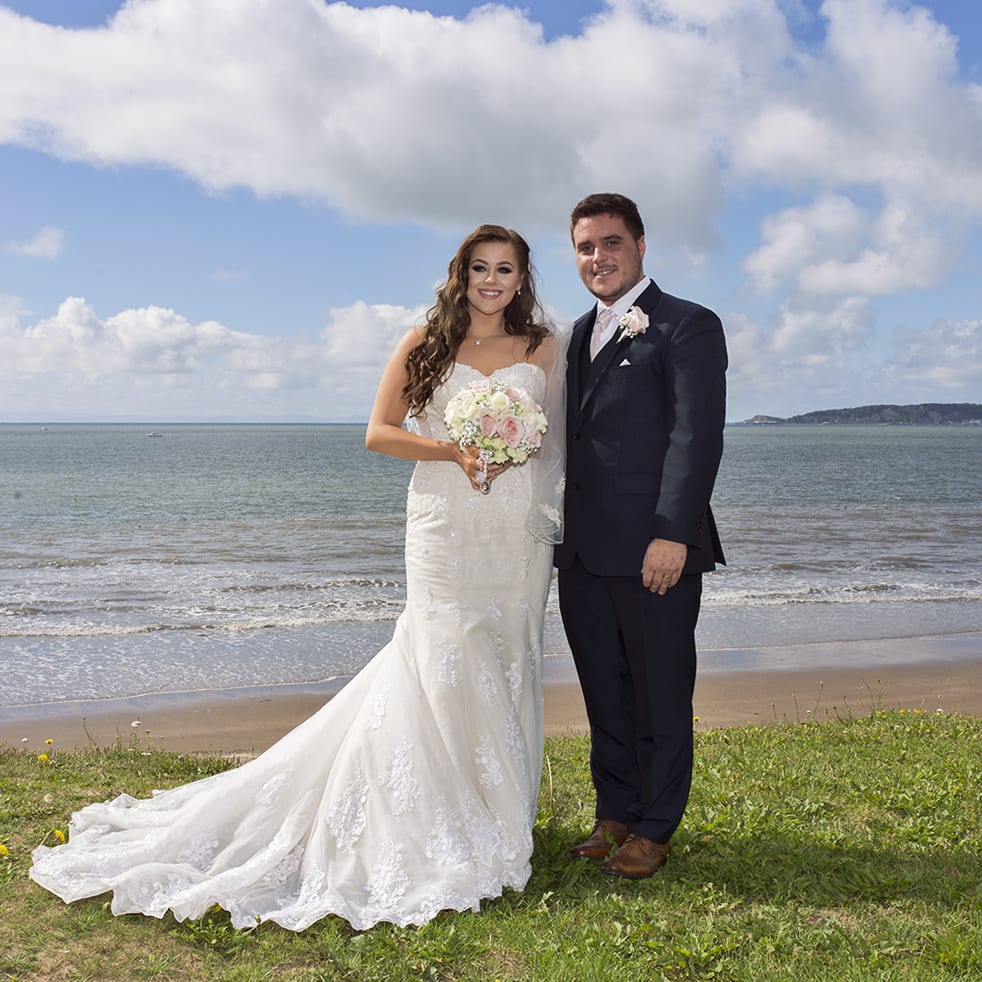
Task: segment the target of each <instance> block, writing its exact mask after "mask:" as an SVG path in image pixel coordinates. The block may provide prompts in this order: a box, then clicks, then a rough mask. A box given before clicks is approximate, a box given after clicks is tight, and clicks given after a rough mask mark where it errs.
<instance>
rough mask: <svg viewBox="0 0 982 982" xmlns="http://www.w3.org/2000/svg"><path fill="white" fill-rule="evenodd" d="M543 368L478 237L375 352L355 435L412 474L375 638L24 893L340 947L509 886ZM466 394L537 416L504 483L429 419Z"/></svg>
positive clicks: (58, 859)
mask: <svg viewBox="0 0 982 982" xmlns="http://www.w3.org/2000/svg"><path fill="white" fill-rule="evenodd" d="M562 361H563V352H562V350H561V344H560V342H559V339H558V337H557V336H555V335H553V334H552V333H551V332H550V331H549V330H548V328H547V327H546V326H545V325H544V323H543V315H542V312H541V309H540V307H539V305H538V302H537V300H536V296H535V287H534V283H533V275H532V268H531V264H530V259H529V248H528V245H527V244H526V242H525V241H524V239H522V237H521V236H520V235H518V233H516V232H514V231H511V230H508V229H505V228H502V227H500V226H495V225H482V226H481V227H479V228H478V229H476V230H475V231H474V232H472V233H471V234H470V235H469V236H468V237H467V238H466V239H465V240H464V241H463V243H462V244H461V245H460V248H459V249H458V251H457V254H456V255H455V256H454V258H453V260H452V261H451V262H450V265H449V272H448V278H447V282H446V283H445V284H444V285H443V287H442V288H441V289H440V290H439V291H438V292H437V299H436V303H435V305H434V306H433V307H432V308H431V309H430V310H429V312H428V313H427V317H426V324H425V326H423V327H420V328H414V329H412V330H410V331H409V332H408V333H407V334H406V335H405V336H404V337H403V339H402V340H401V341H400V343H399V344H398V345H397V347H396V349H395V351H394V352H393V354H392V357H391V358H390V360H389V362H388V365H387V366H386V368H385V370H384V373H383V375H382V380H381V383H380V385H379V389H378V393H377V395H376V398H375V404H374V407H373V409H372V415H371V421H370V423H369V425H368V430H367V435H366V445H367V446H368V447H369V449H371V450H377V451H379V452H381V453H385V454H390V455H392V456H396V457H403V458H408V459H415V460H418V461H419V463H418V464H417V466H416V469H415V471H414V474H413V478H412V482H411V484H410V487H409V493H408V501H407V507H406V512H407V522H406V571H407V596H406V609H405V611H404V612H403V613H402V615H401V616H400V618H399V620H398V622H397V624H396V628H395V634H394V636H393V638H392V641H391V642H389V644H388V645H386V646H385V647H384V648H383V649H382V650H381V651H380V652H379V653H378V654H377V655H376V656H375V657H374V658H373V659H372V661H370V662H369V664H368V665H366V666H365V668H364V669H363V670H362V671H361V672H360V673H359V674H358V675H357V676H356V677H355V678H354V679H352V681H351V682H349V683H348V685H347V686H345V688H344V689H342V690H341V692H340V693H339V694H338V695H337V696H335V697H334V699H333V700H331V701H330V702H329V703H327V704H326V705H325V706H324V707H323V708H322V709H321V710H319V711H318V712H317V713H316V714H314V715H313V716H312V717H310V718H309V719H308V720H306V721H305V722H304V723H301V724H300V725H299V726H298V727H297V728H296V729H294V730H293V731H292V732H290V733H288V734H287V735H286V736H285V737H283V739H282V740H280V741H279V742H278V743H277V744H275V745H274V746H273V747H271V748H270V749H269V750H267V751H266V752H265V753H263V754H262V755H261V756H259V757H257V758H255V759H254V760H252V761H250V762H248V763H246V764H244V765H243V766H241V767H239V768H236V769H234V770H231V771H227V772H224V773H222V774H218V775H215V776H212V777H208V778H205V779H203V780H200V781H196V782H194V783H192V784H187V785H184V786H182V787H178V788H174V789H172V790H169V791H160V792H156V793H155V794H154V796H153V797H152V798H149V799H143V800H137V799H135V798H132V797H130V796H129V795H125V794H123V795H120V796H119V797H118V798H116V799H115V800H113V801H109V802H105V803H100V804H94V805H89V806H88V807H86V808H84V809H82V810H81V811H79V812H76V813H75V815H74V816H73V817H72V823H71V827H70V828H71V834H70V838H69V841H68V843H67V844H65V845H62V846H56V847H53V848H47V847H44V846H41V847H38V848H37V849H36V850H35V852H34V865H33V867H32V869H31V877H32V878H33V879H34V880H35V881H36V882H37V883H39V884H40V885H41V886H43V887H45V888H46V889H48V890H50V891H52V892H53V893H55V894H57V895H58V896H59V897H61V898H62V899H63V900H65V901H68V902H70V901H73V900H78V899H80V898H82V897H91V896H95V895H98V894H102V893H105V892H107V891H112V893H113V899H112V911H113V913H114V914H125V913H143V914H148V915H151V916H154V917H162V916H163V915H164V913H165V912H166V911H167V910H171V911H173V913H174V916H175V917H177V918H178V919H184V918H188V917H190V918H197V917H200V916H201V915H203V914H204V913H205V911H206V910H207V909H208V908H209V907H210V906H213V905H215V904H218V905H220V906H221V907H222V908H224V909H225V910H227V911H228V912H229V913H230V915H231V919H232V923H233V925H235V926H236V927H247V926H252V925H255V924H256V923H258V922H260V921H275V922H276V923H277V924H280V925H282V926H283V927H285V928H289V929H290V930H294V931H300V930H302V929H303V928H306V927H308V926H309V925H310V924H312V923H314V922H315V921H317V920H319V919H320V918H322V917H324V916H325V915H327V914H336V915H338V916H340V917H343V918H344V919H345V920H347V921H348V922H349V923H350V924H351V926H352V927H354V928H356V929H358V930H364V929H366V928H369V927H371V926H372V925H373V924H376V923H378V922H380V921H390V922H392V923H394V924H398V925H408V924H417V925H418V924H424V923H425V922H427V921H428V920H430V919H431V918H433V917H434V916H435V915H436V914H437V913H439V912H440V911H441V910H448V909H449V910H467V909H470V910H475V911H476V910H478V909H479V908H480V902H481V900H482V899H485V898H491V897H497V896H500V895H501V893H502V891H503V889H504V888H505V887H509V888H511V889H514V890H521V889H523V888H524V886H525V884H526V882H527V881H528V878H529V875H530V872H531V867H530V862H529V860H530V857H531V854H532V827H533V823H534V820H535V811H536V803H537V797H538V788H539V778H540V772H541V764H542V735H543V718H542V674H541V667H542V624H543V613H544V608H545V603H546V597H547V594H548V590H549V582H550V577H551V569H552V547H551V543H553V542H555V541H556V539H557V538H558V534H559V515H560V513H561V509H560V508H559V507H558V505H559V501H558V498H559V495H560V494H561V483H562V476H561V474H562V472H561V455H560V452H559V448H561V447H562V433H561V432H559V430H560V429H561V426H562V412H561V411H560V406H561V399H562V391H561V381H562V377H563V371H562V368H563V366H562ZM486 378H493V379H495V380H497V381H499V382H503V383H506V384H507V385H508V386H510V387H517V388H520V389H523V390H524V391H525V392H526V393H528V395H529V396H530V397H531V398H532V399H533V400H535V402H537V403H538V404H539V405H540V406H541V407H542V408H543V409H544V411H545V412H546V415H547V418H548V421H549V427H548V430H547V432H546V437H545V438H544V440H543V446H542V448H541V449H540V450H539V452H538V453H536V454H534V455H533V456H532V457H531V458H530V459H529V461H528V462H527V463H525V464H522V465H521V466H515V465H512V466H507V465H494V464H491V465H485V464H483V463H482V461H481V460H480V459H479V457H478V452H477V449H476V448H475V447H465V448H461V447H460V446H458V444H457V443H456V442H454V441H453V439H451V438H450V434H449V433H448V431H447V428H446V426H445V424H444V410H445V408H446V406H447V403H448V402H449V401H450V399H451V398H452V397H453V396H454V395H455V394H456V393H458V392H460V391H461V390H462V389H464V388H465V387H468V386H469V385H472V384H474V383H475V382H477V383H479V382H481V380H482V379H486ZM407 416H408V417H409V418H410V424H411V425H409V426H408V427H404V425H403V423H404V420H406V417H407ZM482 492H484V493H482Z"/></svg>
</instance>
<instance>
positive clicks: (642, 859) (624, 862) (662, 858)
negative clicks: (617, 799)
mask: <svg viewBox="0 0 982 982" xmlns="http://www.w3.org/2000/svg"><path fill="white" fill-rule="evenodd" d="M671 850H672V847H671V845H670V844H669V843H667V842H652V841H651V839H645V838H644V837H643V836H640V835H629V836H628V837H627V838H626V839H625V840H624V844H623V845H622V846H621V847H620V849H618V850H617V852H615V853H614V855H613V856H611V857H610V858H609V859H608V860H607V862H605V863H604V864H603V866H601V867H600V871H601V872H602V873H610V875H611V876H623V877H625V878H626V879H628V880H644V879H647V878H648V877H649V876H651V874H652V873H654V872H655V870H658V869H661V867H662V866H664V865H665V862H666V861H667V859H668V854H669V852H671Z"/></svg>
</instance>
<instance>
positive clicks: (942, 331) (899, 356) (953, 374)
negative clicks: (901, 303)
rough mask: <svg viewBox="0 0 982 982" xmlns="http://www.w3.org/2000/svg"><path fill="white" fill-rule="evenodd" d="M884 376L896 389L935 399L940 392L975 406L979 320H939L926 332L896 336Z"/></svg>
mask: <svg viewBox="0 0 982 982" xmlns="http://www.w3.org/2000/svg"><path fill="white" fill-rule="evenodd" d="M887 374H888V376H889V378H890V379H891V380H892V381H894V382H895V383H897V384H898V385H901V386H904V387H907V386H911V387H915V388H916V389H917V391H921V392H927V393H929V395H928V398H932V399H936V396H937V392H938V391H939V390H941V391H943V392H944V393H946V394H947V395H950V394H951V393H960V394H961V397H962V398H963V399H965V400H966V401H969V402H978V401H979V400H980V398H982V320H969V321H954V322H952V321H947V320H939V321H936V322H935V323H934V324H932V325H931V326H930V327H929V328H928V329H927V330H926V331H915V330H909V329H908V330H904V331H901V332H899V333H898V335H897V352H896V355H895V357H894V359H893V361H892V362H891V363H890V364H889V365H888V366H887ZM930 393H934V396H931V395H930Z"/></svg>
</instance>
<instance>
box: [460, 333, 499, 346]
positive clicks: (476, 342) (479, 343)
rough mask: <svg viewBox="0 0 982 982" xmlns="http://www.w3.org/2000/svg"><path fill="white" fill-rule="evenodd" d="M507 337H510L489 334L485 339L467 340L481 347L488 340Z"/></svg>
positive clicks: (470, 338) (469, 338)
mask: <svg viewBox="0 0 982 982" xmlns="http://www.w3.org/2000/svg"><path fill="white" fill-rule="evenodd" d="M506 337H508V335H507V334H488V335H487V336H486V337H483V338H472V337H468V338H467V340H468V341H473V342H474V344H476V345H478V346H480V345H481V343H482V342H484V341H487V340H488V338H506Z"/></svg>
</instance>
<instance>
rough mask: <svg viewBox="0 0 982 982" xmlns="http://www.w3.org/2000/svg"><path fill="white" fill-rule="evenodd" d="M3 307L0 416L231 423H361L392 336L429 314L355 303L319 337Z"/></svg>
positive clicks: (175, 318) (12, 303) (165, 316)
mask: <svg viewBox="0 0 982 982" xmlns="http://www.w3.org/2000/svg"><path fill="white" fill-rule="evenodd" d="M0 300H3V301H4V302H2V303H0V343H2V345H3V349H4V352H5V358H4V360H3V363H2V365H0V412H4V413H6V414H8V415H9V414H18V413H20V412H22V411H23V410H24V409H25V404H24V403H23V401H22V400H23V398H24V393H25V392H27V391H28V386H30V387H31V391H32V392H33V393H34V394H33V396H32V397H31V399H32V407H31V408H33V409H34V410H35V411H37V412H41V413H45V414H47V413H51V412H59V411H62V412H69V413H74V412H75V410H76V408H77V407H78V406H79V405H85V406H86V407H92V409H91V410H90V411H89V415H95V416H99V415H100V414H103V415H105V414H108V415H111V416H120V415H122V416H134V415H137V414H141V415H146V414H147V413H148V412H156V413H157V414H158V415H159V417H160V418H173V417H174V416H178V417H180V416H182V415H186V414H187V413H188V412H189V410H186V409H185V408H184V407H185V406H194V407H195V409H194V410H190V412H192V413H193V414H203V415H221V416H231V417H236V418H252V417H263V416H283V415H290V414H301V415H307V416H314V417H316V418H322V419H323V418H348V419H350V418H355V419H365V418H367V416H368V411H369V409H370V408H371V401H372V397H373V394H374V390H375V385H376V384H377V382H378V379H379V376H380V375H381V372H382V368H383V366H384V363H385V360H386V358H387V357H388V355H389V353H390V352H391V350H392V348H393V346H394V345H395V342H396V340H397V339H398V338H399V337H400V336H401V335H402V334H403V333H404V332H405V331H406V330H407V328H408V327H409V326H410V325H412V324H413V323H415V322H417V321H419V320H420V319H421V318H422V316H423V314H424V313H425V308H424V307H418V308H415V309H408V308H403V307H395V306H386V305H379V306H371V305H369V304H366V303H362V302H359V303H356V304H353V305H352V306H350V307H345V308H338V309H335V310H332V311H331V314H330V318H329V320H328V322H327V323H326V324H325V325H324V327H323V329H322V330H321V332H320V333H319V334H318V336H317V337H316V338H313V339H311V338H295V337H290V338H283V337H270V336H267V335H256V334H248V333H245V332H242V331H234V330H231V329H230V328H228V327H225V326H224V325H222V324H219V323H217V322H215V321H203V322H201V323H197V324H195V323H192V322H191V321H189V320H188V319H187V318H186V317H183V316H181V315H180V314H178V313H176V312H175V311H173V310H168V309H164V308H161V307H146V308H141V309H133V310H124V311H120V312H119V313H117V314H114V315H112V316H110V317H106V318H105V319H103V318H101V317H100V316H99V315H98V313H97V312H96V311H95V309H94V308H93V307H92V305H91V304H89V303H88V302H86V300H85V299H84V298H81V297H70V298H68V299H67V300H65V301H64V302H63V303H62V304H61V305H60V307H59V308H58V311H57V313H56V314H55V315H54V316H53V317H49V318H45V319H43V320H40V321H38V322H36V323H34V324H30V325H28V326H26V327H24V326H22V323H21V322H22V320H23V312H22V311H21V309H20V306H19V304H18V303H17V301H16V298H2V297H0Z"/></svg>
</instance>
